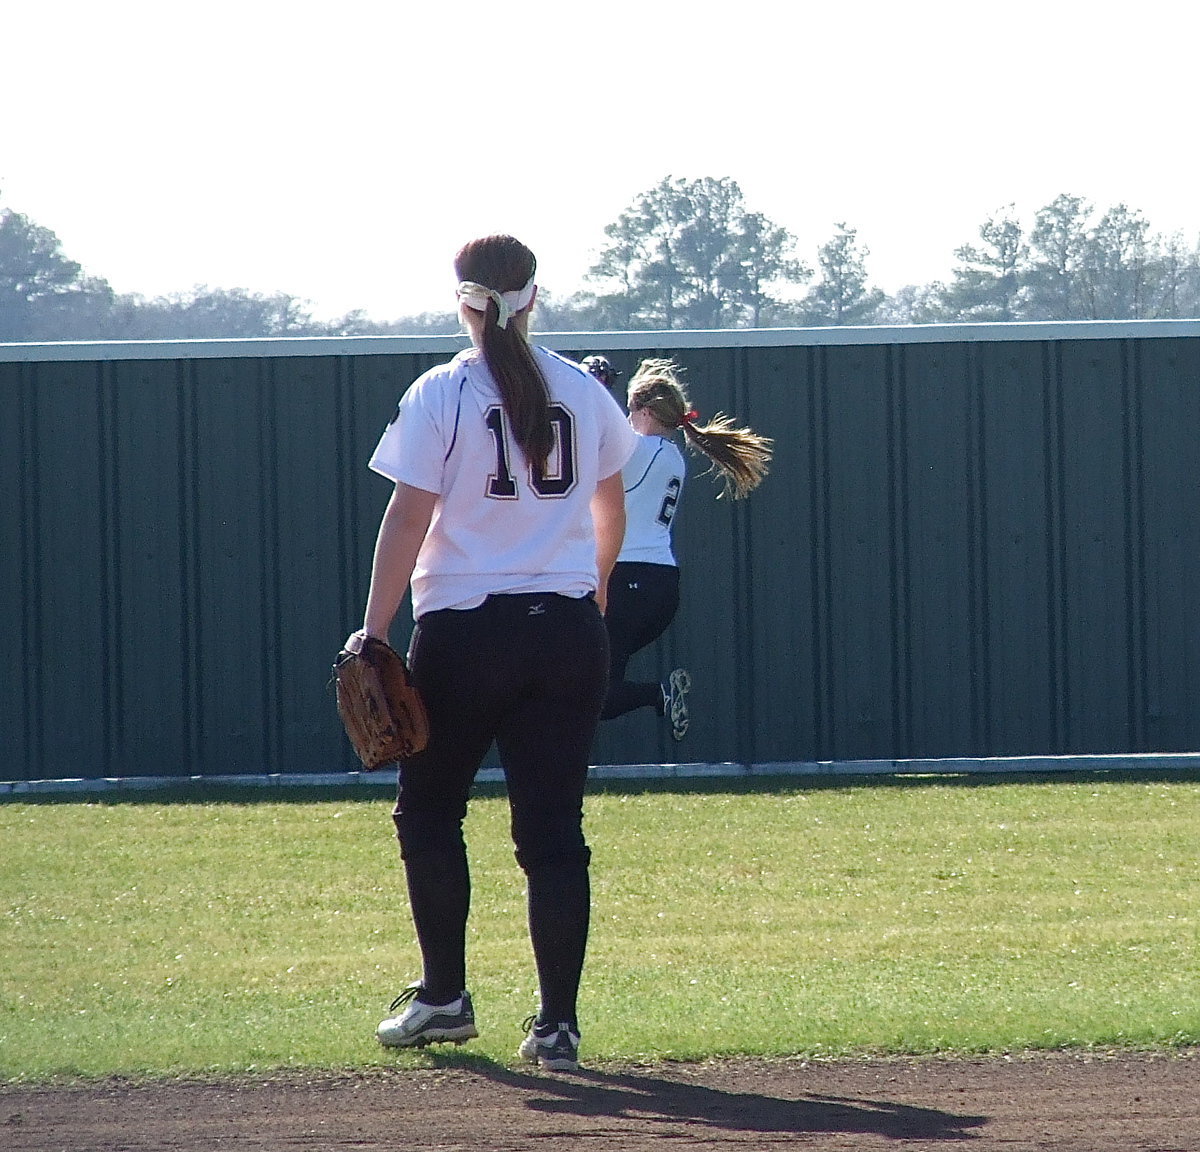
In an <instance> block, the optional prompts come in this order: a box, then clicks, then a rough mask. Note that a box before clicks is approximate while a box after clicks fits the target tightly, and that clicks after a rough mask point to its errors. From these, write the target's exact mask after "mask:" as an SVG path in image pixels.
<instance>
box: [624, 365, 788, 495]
mask: <svg viewBox="0 0 1200 1152" xmlns="http://www.w3.org/2000/svg"><path fill="white" fill-rule="evenodd" d="M680 371H681V369H680V368H679V366H678V365H677V364H676V363H675V362H674V361H673V360H657V359H647V360H643V361H642V362H641V363H640V364H639V365H638V370H637V371H636V372H635V373H634V374H633V378H632V379H631V380H630V381H629V408H630V410H633V409H635V408H645V409H647V410H648V411H649V412H650V414H651V415H652V416H653V417H654V419H655V420H657V421H658V422H659V423H660V424H662V425H663V426H664V427H666V428H682V429H683V436H684V441H685V442H686V444H687V445H688V447H689V448H691V449H692V450H693V451H695V452H699V453H700V454H701V455H703V456H705V457H707V458H708V460H709V461H710V462H711V463H712V468H711V469H709V471H714V472H716V473H718V474H719V475H720V476H721V478H722V479H723V480H724V482H725V487H724V489H723V491H722V492H721V496H724V495H726V494H731V495H732V496H733V498H734V499H735V500H741V499H744V498H745V497H746V496H748V495H750V493H751V492H753V491H754V489H755V488H757V487H758V486H759V485H760V484H761V483H762V482H763V479H764V478H765V477H766V475H767V472H768V470H769V465H770V462H771V456H772V453H773V450H774V449H773V445H774V443H775V442H774V441H773V440H771V439H770V438H769V437H766V436H760V435H759V434H758V433H757V432H754V431H752V430H751V429H749V428H740V427H738V425H737V424H736V423H735V421H734V420H733V418H732V417H730V416H726V415H725V414H724V413H722V412H718V413H717V414H716V415H715V416H714V417H713V418H712V419H711V420H709V421H708V422H707V423H705V424H701V423H699V419H700V416H699V413H697V412H696V411H695V410H694V409H693V408H692V407H691V402H690V401H689V400H688V397H687V392H686V391H685V390H684V387H683V384H682V383H681V382H680V380H679V373H680ZM719 498H720V497H718V499H719Z"/></svg>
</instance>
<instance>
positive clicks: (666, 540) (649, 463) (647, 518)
mask: <svg viewBox="0 0 1200 1152" xmlns="http://www.w3.org/2000/svg"><path fill="white" fill-rule="evenodd" d="M637 439H638V445H637V447H636V448H635V449H634V452H633V455H632V456H631V457H630V458H629V462H628V463H627V464H626V465H625V467H624V468H623V469H622V470H621V479H622V481H623V482H624V485H625V543H624V545H622V547H621V554H620V556H618V557H617V559H618V561H636V562H637V563H640V564H671V565H674V564H675V554H674V552H672V550H671V527H672V523H673V521H674V517H675V510H676V508H677V507H678V504H679V497H680V494H681V493H682V492H683V481H684V477H685V476H686V475H687V468H686V466H685V465H684V461H683V453H682V452H680V451H679V449H678V448H677V447H676V445H675V441H674V440H668V439H667V438H666V437H665V436H642V435H638V438H637Z"/></svg>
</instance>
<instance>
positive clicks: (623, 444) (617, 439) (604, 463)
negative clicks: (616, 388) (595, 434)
mask: <svg viewBox="0 0 1200 1152" xmlns="http://www.w3.org/2000/svg"><path fill="white" fill-rule="evenodd" d="M600 392H601V396H600V403H599V405H598V407H599V409H600V411H599V416H598V418H599V420H600V473H599V475H600V479H601V480H607V479H608V478H609V477H610V476H611V475H612V474H613V473H614V472H620V471H621V469H622V468H624V467H625V465H626V464H627V463H628V462H629V458H630V457H631V456H632V455H633V453H634V451H635V450H636V448H637V446H638V434H637V433H636V432H635V431H634V430H633V429H632V428H631V427H630V426H629V421H628V420H626V419H625V413H624V412H622V411H621V406H620V405H619V404H618V403H617V402H616V400H615V399H613V396H612V394H611V393H610V392H609V391H608V389H606V388H605V387H604V386H603V385H600Z"/></svg>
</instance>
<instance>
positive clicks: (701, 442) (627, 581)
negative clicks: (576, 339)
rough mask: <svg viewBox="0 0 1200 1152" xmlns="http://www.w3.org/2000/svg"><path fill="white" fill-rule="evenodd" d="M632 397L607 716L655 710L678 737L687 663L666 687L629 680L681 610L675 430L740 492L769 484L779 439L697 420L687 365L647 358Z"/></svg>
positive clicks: (680, 475) (679, 471)
mask: <svg viewBox="0 0 1200 1152" xmlns="http://www.w3.org/2000/svg"><path fill="white" fill-rule="evenodd" d="M590 359H592V360H598V359H599V360H602V359H603V358H602V357H591V358H590ZM605 363H607V361H605ZM593 372H594V369H593ZM598 378H599V377H598ZM627 402H628V406H629V423H630V424H631V425H632V427H633V428H634V430H635V431H636V432H637V433H638V447H637V449H636V450H635V451H634V454H633V456H632V457H631V458H630V460H629V463H628V464H626V465H625V468H624V470H623V472H622V483H623V486H624V489H625V511H626V521H627V523H626V529H625V542H624V545H623V546H622V548H621V552H620V555H619V557H618V559H617V563H616V565H615V566H614V568H613V572H612V575H611V576H610V577H609V582H608V612H607V614H606V616H605V623H606V625H607V626H608V635H609V646H610V653H611V654H610V664H609V686H608V694H607V697H606V699H605V702H604V710H603V712H602V713H601V715H602V717H603V719H606V720H608V719H612V718H613V717H614V716H622V715H624V714H625V713H626V712H632V711H633V710H634V709H636V708H647V707H649V708H653V709H654V710H655V711H656V712H657V713H658V714H659V715H660V716H665V717H666V718H667V719H668V720H669V721H670V723H671V734H672V735H673V736H674V737H675V739H676V740H681V739H683V736H684V734H685V733H686V732H687V730H688V706H687V693H688V691H689V690H690V689H691V684H692V678H691V676H690V675H689V673H688V672H687V670H686V669H683V668H676V669H675V670H674V671H673V672H672V673H671V674H670V675H669V676H668V677H667V680H666V682H665V683H662V684H660V683H657V682H653V681H651V682H645V681H630V680H627V679H626V678H625V671H626V666H627V665H628V663H629V660H630V658H631V657H632V656H633V655H634V653H636V652H640V651H641V650H642V649H643V648H646V647H648V646H649V645H650V644H652V643H654V641H655V640H657V639H658V638H659V636H661V635H662V634H663V633H664V632H665V631H666V630H667V627H668V626H669V625H670V623H671V621H672V620H673V619H674V618H675V613H676V612H677V611H678V609H679V568H678V566H677V564H676V561H675V554H674V550H673V548H672V543H671V531H672V529H673V527H674V524H675V513H676V511H677V510H678V507H679V499H680V496H681V495H682V493H683V484H684V480H685V478H686V475H687V470H686V467H685V465H684V459H683V453H681V452H680V451H679V449H678V447H676V444H675V434H676V432H678V431H679V430H680V429H682V430H683V434H684V439H685V441H686V443H687V445H688V447H689V448H690V449H692V450H693V451H696V452H699V453H701V454H702V455H704V456H706V457H707V458H708V459H709V460H710V461H711V462H712V465H713V468H714V469H715V470H716V471H717V472H718V473H719V474H720V475H722V476H723V477H724V479H725V483H726V490H727V491H730V492H732V494H733V496H734V498H735V499H739V498H741V497H743V496H746V495H748V494H749V493H750V492H751V491H753V490H754V489H755V488H756V487H757V486H758V485H759V484H760V483H761V482H762V479H763V477H764V476H765V475H766V473H767V465H768V463H769V461H770V458H771V441H770V440H768V439H766V438H765V437H762V436H759V435H757V434H756V433H754V432H752V431H751V430H750V429H748V428H738V427H735V426H734V424H733V422H732V421H731V420H730V419H729V418H728V417H725V416H721V415H719V414H718V415H717V416H716V417H715V418H714V419H713V420H711V421H709V422H708V423H707V424H700V423H698V414H697V413H696V412H695V411H694V410H692V408H691V404H690V401H689V400H688V397H687V393H686V391H685V390H684V387H683V384H682V382H681V381H680V379H679V369H678V367H677V366H676V365H675V364H674V363H673V362H672V361H670V360H658V359H649V360H643V361H642V362H641V364H639V365H638V370H637V371H636V372H635V373H634V375H633V377H632V379H631V380H630V381H629V390H628V397H627Z"/></svg>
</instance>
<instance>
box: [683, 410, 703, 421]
mask: <svg viewBox="0 0 1200 1152" xmlns="http://www.w3.org/2000/svg"><path fill="white" fill-rule="evenodd" d="M699 419H700V413H699V412H697V411H696V409H695V408H693V409H692V410H691V411H690V412H685V413H684V414H683V415H682V416H681V417H680V418H679V423H680V424H690V423H691V422H692V421H693V420H699Z"/></svg>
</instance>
